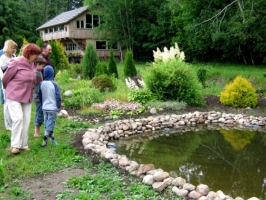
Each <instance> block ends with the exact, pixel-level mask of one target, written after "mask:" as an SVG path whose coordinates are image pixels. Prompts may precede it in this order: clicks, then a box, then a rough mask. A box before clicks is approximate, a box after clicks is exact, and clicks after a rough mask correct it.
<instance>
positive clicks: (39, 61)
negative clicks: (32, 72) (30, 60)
mask: <svg viewBox="0 0 266 200" xmlns="http://www.w3.org/2000/svg"><path fill="white" fill-rule="evenodd" d="M34 63H35V67H36V70H38V71H43V69H44V66H45V65H46V60H45V58H44V57H42V56H38V57H37V59H36V60H35V62H34Z"/></svg>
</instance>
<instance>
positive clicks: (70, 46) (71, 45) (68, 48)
mask: <svg viewBox="0 0 266 200" xmlns="http://www.w3.org/2000/svg"><path fill="white" fill-rule="evenodd" d="M77 49H78V48H77V45H76V44H75V43H69V44H66V51H74V50H77Z"/></svg>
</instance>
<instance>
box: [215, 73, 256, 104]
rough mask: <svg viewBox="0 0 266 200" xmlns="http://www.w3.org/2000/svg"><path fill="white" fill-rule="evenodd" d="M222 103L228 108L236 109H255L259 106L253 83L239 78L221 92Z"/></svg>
mask: <svg viewBox="0 0 266 200" xmlns="http://www.w3.org/2000/svg"><path fill="white" fill-rule="evenodd" d="M220 102H221V104H223V105H226V106H232V107H235V108H246V107H251V108H254V107H256V106H257V103H258V98H257V95H256V91H255V89H254V88H253V87H252V85H251V83H250V82H249V81H248V80H247V79H245V78H243V77H241V76H237V77H236V78H235V79H234V81H233V82H232V83H230V84H228V85H226V86H225V90H224V91H222V92H221V95H220Z"/></svg>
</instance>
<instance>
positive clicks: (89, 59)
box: [82, 42, 99, 79]
mask: <svg viewBox="0 0 266 200" xmlns="http://www.w3.org/2000/svg"><path fill="white" fill-rule="evenodd" d="M98 62H99V58H98V56H97V53H96V50H95V48H94V46H93V44H92V43H90V42H89V43H88V44H87V47H86V50H85V55H84V56H83V59H82V75H83V78H84V79H92V78H93V77H94V75H95V71H96V65H97V63H98Z"/></svg>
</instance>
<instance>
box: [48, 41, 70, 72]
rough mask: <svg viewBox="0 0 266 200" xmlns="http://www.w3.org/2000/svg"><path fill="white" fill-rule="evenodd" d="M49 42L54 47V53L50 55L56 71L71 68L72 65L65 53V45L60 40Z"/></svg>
mask: <svg viewBox="0 0 266 200" xmlns="http://www.w3.org/2000/svg"><path fill="white" fill-rule="evenodd" d="M49 44H50V45H51V47H52V49H53V53H52V54H51V55H50V59H51V61H52V63H53V67H54V69H55V73H57V72H58V71H59V70H63V69H69V67H70V65H69V62H68V58H67V56H66V55H65V53H64V47H63V45H62V43H60V42H59V40H53V41H50V42H49Z"/></svg>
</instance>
